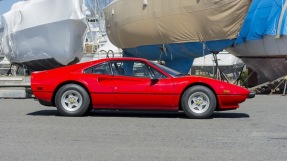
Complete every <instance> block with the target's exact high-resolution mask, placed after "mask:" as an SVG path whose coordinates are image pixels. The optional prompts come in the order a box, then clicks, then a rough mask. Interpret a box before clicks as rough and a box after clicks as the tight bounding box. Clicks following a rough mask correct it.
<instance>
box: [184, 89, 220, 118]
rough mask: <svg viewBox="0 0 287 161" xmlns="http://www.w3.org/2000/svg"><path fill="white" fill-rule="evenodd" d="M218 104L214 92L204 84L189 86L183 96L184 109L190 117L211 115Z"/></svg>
mask: <svg viewBox="0 0 287 161" xmlns="http://www.w3.org/2000/svg"><path fill="white" fill-rule="evenodd" d="M216 104H217V101H216V97H215V95H214V93H213V92H212V91H211V90H210V89H209V88H207V87H205V86H202V85H196V86H193V87H190V88H188V89H187V90H186V91H185V92H184V93H183V95H182V98H181V105H182V109H183V111H184V113H185V114H186V115H187V116H188V117H189V118H196V119H204V118H208V117H210V116H211V115H212V114H213V112H214V110H215V108H216Z"/></svg>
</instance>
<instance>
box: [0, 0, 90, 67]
mask: <svg viewBox="0 0 287 161" xmlns="http://www.w3.org/2000/svg"><path fill="white" fill-rule="evenodd" d="M3 16H4V22H5V30H4V34H3V38H2V43H3V48H2V50H3V53H4V54H5V56H6V57H7V59H8V60H9V61H10V62H11V63H14V64H23V65H25V66H26V67H28V68H29V69H30V70H32V71H35V70H45V69H52V68H56V67H59V66H63V65H68V64H74V63H77V62H79V61H80V59H81V58H82V47H83V42H84V38H85V32H86V29H87V25H86V18H85V14H84V7H83V0H68V1H67V0H30V1H21V2H18V3H15V4H14V5H13V6H12V8H11V10H10V11H8V12H7V13H5V14H4V15H3Z"/></svg>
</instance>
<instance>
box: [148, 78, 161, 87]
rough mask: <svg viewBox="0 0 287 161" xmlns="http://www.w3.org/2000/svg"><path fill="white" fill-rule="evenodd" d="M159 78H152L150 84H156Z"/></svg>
mask: <svg viewBox="0 0 287 161" xmlns="http://www.w3.org/2000/svg"><path fill="white" fill-rule="evenodd" d="M158 81H159V80H158V79H157V78H151V82H150V85H151V86H152V85H155V84H156V83H157V82H158Z"/></svg>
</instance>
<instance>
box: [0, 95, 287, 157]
mask: <svg viewBox="0 0 287 161" xmlns="http://www.w3.org/2000/svg"><path fill="white" fill-rule="evenodd" d="M0 110H1V112H0V160H4V161H9V160H11V161H15V160H26V161H32V160H35V161H40V160H45V161H47V160H53V161H55V160H100V161H104V160H106V161H113V160H114V161H133V160H149V161H155V160H164V161H166V160H184V161H188V160H202V161H208V160H215V161H219V160H220V161H222V160H227V161H230V160H248V161H250V160H258V161H262V160H272V161H286V160H287V117H286V115H287V96H286V97H283V96H279V95H278V96H257V97H256V98H255V99H251V100H247V101H246V102H245V103H243V104H241V108H240V109H238V110H235V111H227V112H219V113H216V114H214V116H213V117H212V118H211V119H206V120H190V119H186V118H185V116H184V114H183V113H147V112H92V113H91V114H90V115H89V116H87V117H80V118H68V117H61V116H59V115H58V112H57V111H56V110H55V109H54V108H49V107H44V106H41V105H40V104H39V103H38V102H36V101H34V100H32V99H26V100H25V99H24V100H22V99H16V100H9V99H8V100H7V99H2V100H0Z"/></svg>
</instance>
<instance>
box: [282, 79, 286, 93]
mask: <svg viewBox="0 0 287 161" xmlns="http://www.w3.org/2000/svg"><path fill="white" fill-rule="evenodd" d="M286 87H287V76H286V77H285V85H284V91H283V94H282V96H285V94H286Z"/></svg>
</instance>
